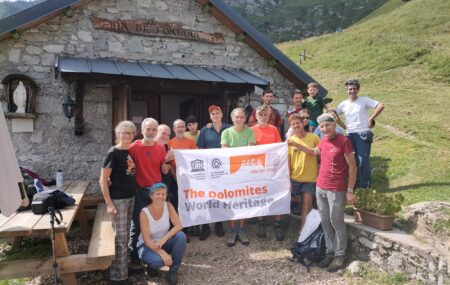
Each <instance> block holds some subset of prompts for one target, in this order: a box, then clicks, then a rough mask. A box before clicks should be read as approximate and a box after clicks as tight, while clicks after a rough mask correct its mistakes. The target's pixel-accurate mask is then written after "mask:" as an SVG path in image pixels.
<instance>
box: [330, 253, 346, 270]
mask: <svg viewBox="0 0 450 285" xmlns="http://www.w3.org/2000/svg"><path fill="white" fill-rule="evenodd" d="M344 267H345V256H336V257H335V258H334V259H333V261H332V262H331V263H330V265H328V267H327V271H328V272H336V271H338V270H339V269H342V268H344Z"/></svg>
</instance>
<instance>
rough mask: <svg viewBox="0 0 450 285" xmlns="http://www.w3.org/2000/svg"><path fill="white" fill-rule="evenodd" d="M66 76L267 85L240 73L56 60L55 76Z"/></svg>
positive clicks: (138, 64) (65, 58) (206, 68)
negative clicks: (112, 76)
mask: <svg viewBox="0 0 450 285" xmlns="http://www.w3.org/2000/svg"><path fill="white" fill-rule="evenodd" d="M67 73H76V74H107V75H114V76H129V77H144V78H153V79H169V80H187V81H202V82H212V83H215V82H217V83H228V84H248V85H255V86H258V87H260V88H263V89H264V88H266V87H267V86H268V85H269V81H267V80H266V79H264V78H262V77H259V76H257V75H255V74H253V73H251V72H249V71H246V70H244V69H232V68H214V67H205V66H192V65H182V64H167V63H165V64H164V63H148V62H136V61H135V62H130V61H117V60H108V59H88V58H75V57H64V56H60V57H58V58H57V60H56V62H55V75H56V76H58V74H67Z"/></svg>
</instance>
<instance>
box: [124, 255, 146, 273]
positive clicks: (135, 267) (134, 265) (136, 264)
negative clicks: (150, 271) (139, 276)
mask: <svg viewBox="0 0 450 285" xmlns="http://www.w3.org/2000/svg"><path fill="white" fill-rule="evenodd" d="M144 269H145V268H144V265H143V264H142V263H141V260H140V259H138V258H136V257H133V255H131V263H130V267H128V271H129V272H130V273H141V272H142V271H144Z"/></svg>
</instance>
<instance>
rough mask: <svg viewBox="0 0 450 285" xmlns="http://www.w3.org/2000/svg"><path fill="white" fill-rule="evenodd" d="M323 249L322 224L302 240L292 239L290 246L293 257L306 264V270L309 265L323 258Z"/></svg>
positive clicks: (324, 248)
mask: <svg viewBox="0 0 450 285" xmlns="http://www.w3.org/2000/svg"><path fill="white" fill-rule="evenodd" d="M325 251H326V246H325V236H324V234H323V230H322V225H319V227H318V228H317V229H316V230H315V231H314V232H313V233H312V234H311V235H309V237H307V238H306V239H305V240H304V241H303V242H297V241H294V242H293V243H292V246H291V252H292V255H293V259H294V260H297V261H298V262H300V263H301V264H302V265H304V266H306V267H307V271H308V272H309V268H310V267H311V265H313V264H314V263H318V262H320V261H322V259H324V257H325Z"/></svg>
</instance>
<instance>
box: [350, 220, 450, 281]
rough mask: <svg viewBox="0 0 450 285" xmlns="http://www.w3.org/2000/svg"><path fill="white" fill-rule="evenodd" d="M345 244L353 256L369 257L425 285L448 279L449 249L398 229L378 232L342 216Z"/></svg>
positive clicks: (386, 269)
mask: <svg viewBox="0 0 450 285" xmlns="http://www.w3.org/2000/svg"><path fill="white" fill-rule="evenodd" d="M346 223H347V232H348V239H349V243H348V247H349V250H350V252H351V255H352V257H353V258H355V259H360V260H370V261H372V262H373V263H375V264H376V265H377V266H378V267H379V268H380V269H382V270H384V271H387V272H390V273H393V272H396V273H402V274H404V275H406V276H407V277H408V278H411V279H415V280H419V281H421V282H423V283H425V284H438V285H442V284H448V282H450V252H449V251H448V246H449V245H447V249H446V250H442V249H440V248H438V247H435V246H431V245H429V244H427V243H426V242H423V241H421V240H418V239H417V238H416V237H415V236H413V235H409V234H407V233H405V232H403V231H401V230H399V229H396V228H394V229H393V230H391V231H381V230H377V229H374V228H372V227H368V226H365V225H361V224H356V223H355V222H354V220H353V217H349V216H347V217H346Z"/></svg>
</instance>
